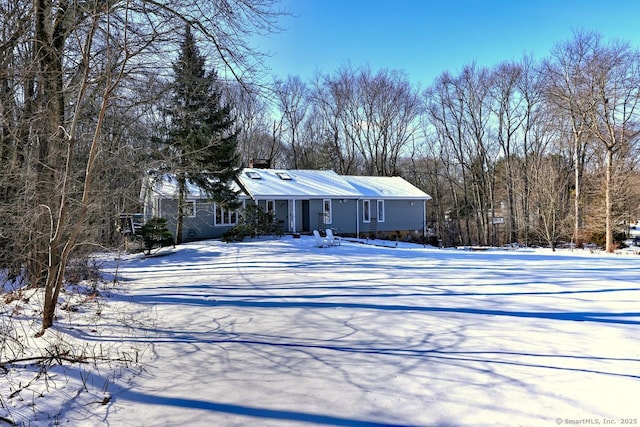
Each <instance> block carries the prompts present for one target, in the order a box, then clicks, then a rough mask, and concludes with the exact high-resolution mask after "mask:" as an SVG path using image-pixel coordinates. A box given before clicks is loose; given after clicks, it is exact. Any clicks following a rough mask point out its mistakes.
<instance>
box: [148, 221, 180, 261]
mask: <svg viewBox="0 0 640 427" xmlns="http://www.w3.org/2000/svg"><path fill="white" fill-rule="evenodd" d="M140 233H141V234H142V241H143V242H144V251H145V253H146V254H147V255H149V254H150V253H151V251H152V250H153V249H154V248H162V247H164V246H171V245H173V235H172V234H171V232H170V231H169V230H168V229H167V220H166V219H164V218H158V217H153V218H151V219H150V220H149V221H147V222H146V223H145V224H144V225H143V226H142V230H141V231H140Z"/></svg>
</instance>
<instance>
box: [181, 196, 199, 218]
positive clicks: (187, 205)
mask: <svg viewBox="0 0 640 427" xmlns="http://www.w3.org/2000/svg"><path fill="white" fill-rule="evenodd" d="M182 215H184V216H185V217H190V218H193V217H195V216H196V201H195V200H187V201H185V202H184V206H182Z"/></svg>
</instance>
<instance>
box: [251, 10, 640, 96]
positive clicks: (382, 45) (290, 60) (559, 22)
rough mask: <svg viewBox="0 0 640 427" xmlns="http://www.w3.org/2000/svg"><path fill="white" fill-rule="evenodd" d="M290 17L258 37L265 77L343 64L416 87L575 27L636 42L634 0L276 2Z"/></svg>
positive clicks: (538, 53)
mask: <svg viewBox="0 0 640 427" xmlns="http://www.w3.org/2000/svg"><path fill="white" fill-rule="evenodd" d="M281 5H282V6H283V7H285V8H287V9H288V10H289V11H290V12H291V13H292V15H293V16H290V17H283V18H282V19H281V20H280V25H281V26H282V27H283V31H282V32H281V33H279V34H275V35H271V36H269V37H268V38H265V39H261V40H259V43H258V45H259V46H258V47H259V48H260V49H263V50H267V51H269V52H271V57H270V58H269V59H268V60H267V65H268V66H269V67H270V68H271V75H274V76H277V77H278V78H286V77H287V75H297V76H299V77H301V78H302V79H303V80H305V81H308V80H309V79H310V78H311V77H312V76H313V74H314V73H315V72H316V70H317V71H319V72H321V73H324V74H326V73H334V72H335V71H336V70H337V69H338V68H339V67H340V66H341V65H345V64H351V65H352V66H354V67H358V66H363V65H368V66H370V67H371V69H372V70H374V71H376V70H378V69H382V68H388V69H394V70H402V71H404V72H405V73H406V74H407V76H408V77H409V79H410V80H411V81H412V82H414V83H416V84H419V85H420V86H422V87H425V86H428V85H430V84H431V83H432V82H433V81H434V79H435V78H436V77H437V76H438V75H440V74H441V73H442V72H444V71H446V70H449V71H451V72H453V73H454V74H455V73H456V72H458V71H459V70H460V69H461V68H462V67H463V66H464V65H465V64H469V63H471V62H473V61H475V62H476V63H477V64H478V65H481V66H493V65H495V64H498V63H500V62H502V61H506V60H520V59H521V58H522V57H523V56H524V55H525V54H530V55H532V56H533V57H534V58H537V59H540V58H543V57H546V56H547V55H548V54H549V52H550V51H551V49H552V47H553V46H554V45H556V44H557V43H559V42H564V41H568V40H570V39H572V37H573V32H574V31H576V30H588V31H597V32H599V33H601V34H602V35H603V36H604V37H605V38H606V39H622V40H626V41H629V42H631V44H632V45H634V46H636V47H639V46H640V1H637V0H608V1H607V0H598V1H596V0H529V1H520V0H510V1H509V0H440V1H433V0H282V2H281Z"/></svg>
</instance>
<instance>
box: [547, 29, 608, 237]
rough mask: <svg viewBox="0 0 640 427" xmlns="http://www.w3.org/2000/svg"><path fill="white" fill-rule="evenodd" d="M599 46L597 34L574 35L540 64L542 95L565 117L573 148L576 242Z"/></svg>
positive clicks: (580, 220)
mask: <svg viewBox="0 0 640 427" xmlns="http://www.w3.org/2000/svg"><path fill="white" fill-rule="evenodd" d="M599 45H600V36H598V35H597V34H594V33H584V32H579V33H576V34H575V36H574V39H573V40H571V41H569V42H565V43H560V44H558V45H557V46H555V47H554V48H553V50H552V51H551V58H550V59H549V60H547V61H545V62H544V64H543V73H544V76H545V78H546V88H545V94H546V96H547V99H548V100H549V102H550V103H551V104H553V105H555V106H556V107H557V114H559V115H562V117H564V118H565V121H566V123H567V124H568V128H569V131H568V133H569V135H570V139H571V141H572V145H573V163H574V166H573V169H574V186H575V192H574V198H573V206H574V212H573V215H574V232H573V241H574V242H576V243H578V242H579V240H580V228H581V226H582V209H581V203H582V174H583V171H584V165H585V158H586V153H587V148H588V143H589V138H590V135H589V133H590V128H591V122H590V121H591V120H592V114H590V112H591V110H592V108H593V102H594V82H593V77H594V76H592V75H590V73H589V69H590V63H591V61H592V58H593V54H594V52H595V51H597V50H598V49H599Z"/></svg>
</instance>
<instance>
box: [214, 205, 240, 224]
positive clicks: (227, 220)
mask: <svg viewBox="0 0 640 427" xmlns="http://www.w3.org/2000/svg"><path fill="white" fill-rule="evenodd" d="M213 209H214V215H213V218H214V225H236V224H237V223H238V211H237V210H235V209H229V208H228V207H226V206H222V205H219V204H217V203H216V204H214V206H213Z"/></svg>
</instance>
